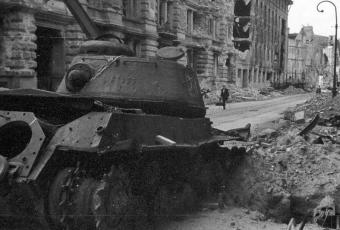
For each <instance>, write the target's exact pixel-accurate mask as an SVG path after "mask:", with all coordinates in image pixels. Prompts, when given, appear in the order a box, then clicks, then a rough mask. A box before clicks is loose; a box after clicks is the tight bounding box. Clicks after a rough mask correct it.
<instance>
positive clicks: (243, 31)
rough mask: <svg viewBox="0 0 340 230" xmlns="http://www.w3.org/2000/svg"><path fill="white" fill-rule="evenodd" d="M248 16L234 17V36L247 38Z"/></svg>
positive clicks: (248, 30)
mask: <svg viewBox="0 0 340 230" xmlns="http://www.w3.org/2000/svg"><path fill="white" fill-rule="evenodd" d="M250 25H251V24H250V18H249V17H235V20H234V32H233V35H234V37H235V38H249V36H250Z"/></svg>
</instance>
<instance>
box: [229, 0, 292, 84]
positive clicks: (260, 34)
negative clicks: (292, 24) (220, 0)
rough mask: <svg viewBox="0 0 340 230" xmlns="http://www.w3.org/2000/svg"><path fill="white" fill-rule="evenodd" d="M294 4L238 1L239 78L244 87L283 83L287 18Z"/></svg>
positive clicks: (277, 0) (286, 0) (287, 1)
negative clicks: (289, 9) (290, 7)
mask: <svg viewBox="0 0 340 230" xmlns="http://www.w3.org/2000/svg"><path fill="white" fill-rule="evenodd" d="M292 3H293V2H292V1H291V0H236V3H235V10H234V14H235V24H234V30H233V37H234V45H235V58H234V59H235V68H236V73H235V75H234V76H235V78H234V81H235V82H236V84H237V85H238V86H241V87H248V86H253V87H259V88H260V87H264V86H266V85H269V84H271V83H276V82H280V81H283V79H284V78H285V73H286V70H287V54H288V53H287V50H288V39H287V38H288V33H287V18H288V8H289V6H290V5H291V4H292Z"/></svg>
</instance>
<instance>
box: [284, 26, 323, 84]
mask: <svg viewBox="0 0 340 230" xmlns="http://www.w3.org/2000/svg"><path fill="white" fill-rule="evenodd" d="M328 43H329V39H328V37H325V36H319V35H316V34H314V32H313V27H312V26H304V27H302V29H301V31H300V32H299V33H298V34H289V48H288V69H287V81H288V82H290V83H293V84H296V83H303V84H305V85H306V86H309V87H315V86H316V85H317V84H318V82H319V76H320V75H324V74H325V71H326V67H327V65H328V64H327V63H328V61H327V60H328V58H327V56H325V54H324V49H325V48H326V47H327V46H328Z"/></svg>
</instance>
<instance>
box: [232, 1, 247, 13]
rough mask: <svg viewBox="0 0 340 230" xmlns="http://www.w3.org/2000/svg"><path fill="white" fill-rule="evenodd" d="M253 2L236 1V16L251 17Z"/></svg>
mask: <svg viewBox="0 0 340 230" xmlns="http://www.w3.org/2000/svg"><path fill="white" fill-rule="evenodd" d="M250 10H251V0H236V3H235V9H234V14H235V15H237V16H250Z"/></svg>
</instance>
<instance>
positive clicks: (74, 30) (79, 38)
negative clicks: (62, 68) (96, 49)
mask: <svg viewBox="0 0 340 230" xmlns="http://www.w3.org/2000/svg"><path fill="white" fill-rule="evenodd" d="M85 39H86V35H85V34H84V33H83V32H82V30H81V28H80V27H79V26H78V25H77V24H74V25H69V26H67V27H66V30H65V51H66V52H65V54H66V59H65V62H66V63H65V64H66V65H69V64H70V63H71V61H72V59H73V57H74V56H76V55H77V54H78V52H79V47H80V46H81V44H82V43H83V42H84V41H85Z"/></svg>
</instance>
